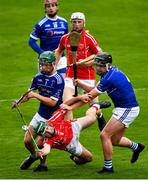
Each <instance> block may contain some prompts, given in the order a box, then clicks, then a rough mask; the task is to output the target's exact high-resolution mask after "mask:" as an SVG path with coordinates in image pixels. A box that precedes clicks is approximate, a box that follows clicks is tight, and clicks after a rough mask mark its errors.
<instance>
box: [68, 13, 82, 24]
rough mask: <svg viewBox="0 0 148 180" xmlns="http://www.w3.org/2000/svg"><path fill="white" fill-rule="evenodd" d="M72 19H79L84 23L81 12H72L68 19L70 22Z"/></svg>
mask: <svg viewBox="0 0 148 180" xmlns="http://www.w3.org/2000/svg"><path fill="white" fill-rule="evenodd" d="M73 19H81V20H83V21H84V22H85V15H84V14H83V13H81V12H74V13H72V15H71V17H70V21H72V20H73Z"/></svg>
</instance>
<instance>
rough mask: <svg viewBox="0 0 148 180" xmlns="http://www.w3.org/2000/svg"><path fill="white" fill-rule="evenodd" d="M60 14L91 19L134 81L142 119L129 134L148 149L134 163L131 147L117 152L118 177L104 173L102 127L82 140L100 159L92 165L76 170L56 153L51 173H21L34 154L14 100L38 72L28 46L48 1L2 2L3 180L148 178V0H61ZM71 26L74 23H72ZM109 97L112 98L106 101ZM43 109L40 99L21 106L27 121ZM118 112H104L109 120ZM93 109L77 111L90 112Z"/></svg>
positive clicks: (103, 42)
mask: <svg viewBox="0 0 148 180" xmlns="http://www.w3.org/2000/svg"><path fill="white" fill-rule="evenodd" d="M59 2H60V9H59V15H61V16H63V17H65V18H66V19H67V20H68V21H69V18H70V15H71V13H72V12H75V11H82V12H84V13H85V15H86V29H88V30H89V31H90V32H91V34H93V35H94V36H95V37H96V39H97V40H98V41H99V43H100V45H101V47H102V49H103V50H104V51H108V52H110V53H111V54H112V55H113V61H114V64H115V65H117V66H118V67H119V68H121V69H122V70H123V71H124V72H125V73H126V74H127V75H128V77H129V78H130V80H131V81H132V83H133V86H134V89H135V92H136V95H137V99H138V101H139V104H140V107H141V113H140V115H139V117H138V118H137V119H136V120H135V121H134V123H133V124H132V125H131V126H130V128H129V130H128V131H127V133H126V135H127V137H129V138H131V139H133V140H134V141H136V142H142V143H144V144H145V145H146V148H145V150H144V152H143V153H142V154H141V157H140V158H139V160H138V162H137V163H135V164H133V165H132V164H130V158H131V153H132V152H131V151H130V150H129V149H123V148H119V147H116V148H114V156H113V165H114V168H115V173H114V174H111V175H99V174H98V173H97V171H98V170H99V169H100V168H101V167H102V166H103V155H102V149H101V143H100V139H99V133H98V130H97V123H96V124H94V125H93V126H92V127H90V128H88V129H86V130H84V131H83V132H82V133H81V142H82V144H84V145H85V146H86V147H87V148H88V149H89V150H90V151H91V152H92V153H93V156H94V159H93V161H92V162H91V163H88V164H86V165H82V166H76V165H75V164H73V162H72V161H71V160H70V159H69V154H68V153H66V152H63V151H58V150H53V151H52V152H51V154H50V155H49V156H48V158H47V165H48V167H49V171H48V172H47V173H33V172H32V169H33V168H34V167H35V166H36V165H37V162H36V163H34V164H33V165H32V166H31V168H30V169H29V170H26V171H21V170H20V169H19V166H20V163H21V162H22V161H23V160H24V159H25V158H26V157H27V156H28V152H27V150H26V149H25V148H24V145H23V136H24V133H23V132H22V130H21V126H22V122H21V119H20V117H19V115H18V113H17V112H16V111H15V110H11V101H12V100H13V99H17V98H19V96H20V95H21V94H22V93H23V92H25V91H26V89H27V88H28V86H29V85H30V82H31V79H32V77H33V76H34V75H35V74H36V72H37V60H36V59H37V55H36V53H35V52H33V51H32V50H31V48H29V47H28V42H27V41H28V37H29V34H30V32H31V30H32V28H33V25H34V24H35V23H36V22H37V21H38V20H39V19H40V18H41V17H42V16H43V15H44V10H43V5H42V0H31V1H29V0H24V1H23V0H21V1H18V0H9V1H5V0H0V179H121V178H122V179H146V178H148V168H147V164H148V157H147V154H148V151H147V147H148V133H147V129H148V121H147V111H148V110H147V109H148V83H147V81H148V80H147V79H148V73H147V69H148V53H147V52H148V51H147V39H148V23H147V19H148V13H147V8H148V1H147V0H103V1H101V0H100V1H99V0H92V1H89V0H81V1H79V0H74V1H71V0H59ZM69 24H70V23H69ZM100 99H101V100H103V99H107V100H108V97H107V96H106V95H103V96H102V97H101V98H100ZM37 107H38V102H37V101H35V100H32V101H29V102H28V103H26V104H23V105H22V106H21V111H22V113H23V114H24V116H25V119H26V121H27V122H29V121H30V119H31V118H32V116H33V115H34V113H35V112H36V110H37ZM112 108H113V107H111V108H109V109H106V110H104V111H103V112H104V116H105V117H106V119H109V117H110V115H111V112H112ZM86 109H87V106H84V107H82V108H81V109H79V110H76V111H75V112H74V114H75V117H80V116H83V115H84V114H85V110H86Z"/></svg>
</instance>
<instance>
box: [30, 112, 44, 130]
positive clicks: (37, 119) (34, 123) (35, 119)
mask: <svg viewBox="0 0 148 180" xmlns="http://www.w3.org/2000/svg"><path fill="white" fill-rule="evenodd" d="M41 121H43V122H46V121H47V119H45V118H43V117H42V116H40V115H39V114H38V113H36V114H35V115H34V116H33V118H32V120H31V122H30V123H29V125H30V126H32V127H33V128H36V127H37V125H38V123H39V122H41Z"/></svg>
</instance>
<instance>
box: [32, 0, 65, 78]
mask: <svg viewBox="0 0 148 180" xmlns="http://www.w3.org/2000/svg"><path fill="white" fill-rule="evenodd" d="M44 8H45V13H46V15H45V16H44V17H43V18H42V19H41V20H40V21H39V22H38V23H36V24H35V26H34V28H33V31H32V33H31V34H30V38H29V45H30V47H31V48H32V49H33V50H34V51H36V52H37V53H38V54H41V53H42V52H43V51H54V50H55V49H56V48H57V47H58V45H59V42H60V39H61V37H62V36H63V35H64V34H67V33H68V23H67V21H66V19H64V18H62V17H60V16H57V12H58V1H57V0H44ZM38 40H40V46H39V45H38V43H37V41H38ZM66 66H67V59H66V57H65V56H64V54H63V55H62V57H61V59H60V61H59V63H58V65H57V71H58V72H59V73H61V74H62V75H63V76H64V75H65V73H66Z"/></svg>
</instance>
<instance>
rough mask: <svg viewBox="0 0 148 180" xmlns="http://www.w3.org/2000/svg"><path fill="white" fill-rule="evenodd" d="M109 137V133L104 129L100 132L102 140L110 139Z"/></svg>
mask: <svg viewBox="0 0 148 180" xmlns="http://www.w3.org/2000/svg"><path fill="white" fill-rule="evenodd" d="M108 138H109V136H108V134H107V133H106V131H104V130H102V131H101V132H100V139H101V140H106V139H108Z"/></svg>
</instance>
